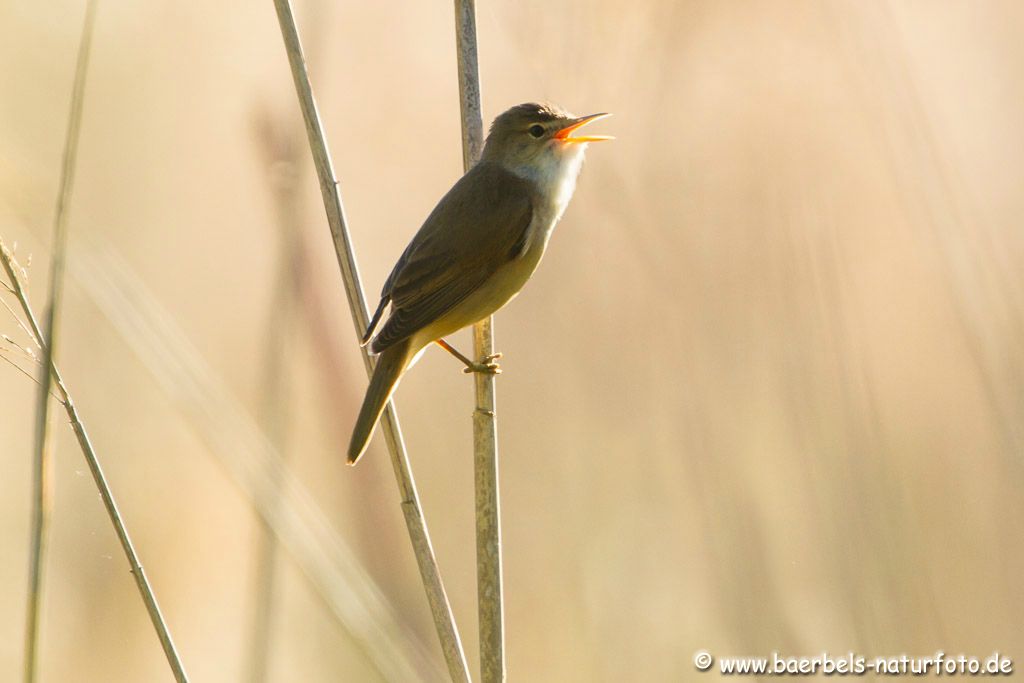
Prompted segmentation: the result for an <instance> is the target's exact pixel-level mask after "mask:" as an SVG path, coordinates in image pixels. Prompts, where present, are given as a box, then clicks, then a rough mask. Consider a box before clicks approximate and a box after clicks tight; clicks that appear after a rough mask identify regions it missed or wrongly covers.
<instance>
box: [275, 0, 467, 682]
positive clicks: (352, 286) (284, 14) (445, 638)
mask: <svg viewBox="0 0 1024 683" xmlns="http://www.w3.org/2000/svg"><path fill="white" fill-rule="evenodd" d="M274 6H275V8H276V9H277V18H278V22H279V23H280V25H281V35H282V37H283V39H284V44H285V50H286V52H287V53H288V63H289V65H290V67H291V72H292V79H293V80H294V82H295V90H296V94H297V95H298V98H299V105H300V107H301V109H302V116H303V120H304V121H305V124H306V133H307V135H308V137H309V146H310V151H311V152H312V155H313V163H314V165H315V166H316V172H317V177H318V178H319V180H320V192H321V194H322V196H323V201H324V209H325V210H326V212H327V222H328V225H329V226H330V229H331V236H332V238H333V240H334V249H335V252H336V254H337V257H338V266H339V267H340V269H341V275H342V279H343V280H344V282H345V292H346V294H347V296H348V302H349V308H350V309H351V312H352V322H353V323H354V325H355V331H356V337H357V338H360V337H362V334H363V331H364V330H365V329H366V325H367V322H368V319H369V314H368V312H367V309H366V298H365V296H364V295H363V289H362V285H361V284H360V279H359V269H358V267H357V265H356V260H355V254H354V253H353V251H352V244H351V241H350V239H349V235H348V224H347V222H346V220H345V210H344V207H343V205H342V202H341V194H340V192H339V191H338V181H337V179H336V177H335V175H334V167H333V165H332V164H331V158H330V153H329V151H328V149H327V140H326V137H325V135H324V131H323V126H322V124H321V122H320V114H319V112H318V111H317V106H316V100H315V99H314V97H313V89H312V86H311V85H310V82H309V74H308V73H307V72H306V64H305V58H304V57H303V54H302V44H301V42H300V40H299V33H298V29H297V28H296V26H295V17H294V14H293V13H292V8H291V3H290V2H289V0H274ZM363 362H364V364H365V366H366V371H367V373H368V374H369V373H372V371H373V365H374V363H373V359H372V358H370V356H369V354H368V353H367V352H366V351H365V350H364V352H363ZM380 426H381V429H382V431H383V433H384V437H385V440H386V441H387V445H388V450H389V452H390V453H391V464H392V466H393V468H394V470H395V478H396V480H397V482H398V490H399V494H400V495H401V499H402V512H403V513H404V515H405V523H406V527H407V528H408V530H409V537H410V539H411V541H412V546H413V552H414V553H415V555H416V562H417V564H418V565H419V570H420V577H421V579H422V581H423V587H424V590H425V591H426V594H427V601H428V602H429V603H430V611H431V613H432V615H433V617H434V625H435V627H436V629H437V635H438V638H439V639H440V641H441V649H442V650H443V652H444V657H445V661H446V662H447V664H448V671H449V673H450V674H451V677H452V680H453V681H456V682H457V683H462V682H468V681H469V680H470V676H469V667H468V666H467V665H466V655H465V653H464V652H463V649H462V642H461V640H460V639H459V632H458V629H457V628H456V626H455V618H454V616H453V614H452V609H451V605H450V604H449V602H448V595H447V593H446V592H445V589H444V584H443V583H442V581H441V573H440V570H439V569H438V566H437V559H436V558H435V557H434V549H433V546H432V545H431V542H430V535H429V534H428V532H427V524H426V520H425V519H424V517H423V512H422V509H421V507H420V502H419V494H418V493H417V492H416V484H415V482H414V480H413V476H412V470H411V469H410V466H409V459H408V455H407V454H406V451H405V442H404V441H403V440H402V432H401V429H400V427H399V423H398V415H397V413H396V412H395V409H394V404H393V403H392V402H389V403H388V406H387V408H386V409H385V410H384V414H383V416H382V417H381V423H380Z"/></svg>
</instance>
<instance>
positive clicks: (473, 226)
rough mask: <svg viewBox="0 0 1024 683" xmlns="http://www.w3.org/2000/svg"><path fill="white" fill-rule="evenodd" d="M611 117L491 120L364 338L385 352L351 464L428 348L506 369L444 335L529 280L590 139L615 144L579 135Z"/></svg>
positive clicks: (512, 113)
mask: <svg viewBox="0 0 1024 683" xmlns="http://www.w3.org/2000/svg"><path fill="white" fill-rule="evenodd" d="M605 116H608V114H591V115H589V116H579V117H577V116H573V115H572V114H569V113H568V112H566V111H564V110H562V109H560V108H558V107H556V106H553V105H550V104H535V103H527V104H520V105H517V106H515V107H512V108H511V109H509V110H508V111H506V112H504V113H503V114H501V115H500V116H498V117H497V118H496V119H494V123H492V124H491V130H490V133H488V135H487V141H486V143H485V144H484V150H483V153H482V154H481V157H480V161H479V162H478V163H477V164H476V165H475V166H473V168H471V169H470V170H469V171H467V172H466V174H465V175H464V176H462V178H460V179H459V181H458V182H456V183H455V185H454V186H453V187H452V189H451V190H449V191H448V194H446V195H445V196H444V197H443V198H442V199H441V201H440V202H438V204H437V206H436V207H434V210H433V211H432V212H431V213H430V215H429V216H428V217H427V220H426V222H424V223H423V226H422V227H421V228H420V229H419V232H417V233H416V235H415V236H414V237H413V238H412V241H411V242H410V243H409V246H407V247H406V248H405V251H404V252H403V253H402V256H401V257H400V258H399V259H398V263H396V264H395V267H394V269H392V271H391V275H390V276H388V279H387V281H386V282H385V283H384V288H383V290H382V291H381V298H380V305H378V306H377V310H376V312H375V313H374V314H373V318H372V319H371V320H370V324H369V325H368V327H367V330H366V334H365V335H364V337H363V340H362V344H363V345H364V346H365V345H366V344H368V343H369V344H370V349H371V351H372V352H373V353H375V354H379V356H378V359H377V366H376V368H375V369H374V371H373V376H372V377H371V378H370V386H369V388H368V389H367V390H366V398H365V399H363V406H362V408H361V409H360V411H359V417H358V418H357V419H356V425H355V429H354V430H353V432H352V442H351V444H350V445H349V449H348V462H349V464H350V465H354V464H355V463H356V461H357V460H359V457H360V456H361V455H362V454H363V451H365V450H366V446H367V444H368V443H369V441H370V437H371V436H372V435H373V430H374V428H375V427H376V426H377V421H378V420H379V419H380V415H381V413H382V412H383V410H384V406H385V405H387V402H388V400H389V399H390V398H391V395H392V393H394V391H395V387H396V386H397V385H398V381H399V380H400V379H401V378H402V375H403V374H404V373H405V371H406V370H407V369H408V368H409V367H410V366H411V365H412V364H413V363H415V361H416V359H417V358H418V357H419V355H420V354H421V353H422V352H423V350H424V349H426V347H427V346H429V345H430V344H431V343H435V342H436V343H437V344H438V345H440V346H441V347H442V348H444V349H445V350H447V351H449V352H450V353H452V354H453V355H454V356H455V357H456V358H458V359H459V360H460V361H462V362H463V363H464V364H465V365H466V370H465V371H466V372H492V373H493V372H500V370H499V369H498V365H497V363H495V360H496V359H497V358H498V357H499V356H500V354H496V355H495V356H492V357H490V358H483V359H481V360H480V361H479V362H473V361H471V360H469V359H468V358H466V357H465V356H463V355H462V354H461V353H459V352H458V351H456V350H455V349H454V348H452V347H451V346H450V345H449V344H448V343H447V342H445V341H444V337H446V336H448V335H450V334H452V333H454V332H456V331H458V330H461V329H462V328H463V327H466V326H468V325H472V324H474V323H476V322H478V321H480V320H483V319H484V318H486V317H488V316H489V315H491V314H492V313H494V312H495V311H497V310H498V309H499V308H501V307H502V306H504V305H505V304H507V303H508V302H509V301H511V300H512V299H513V298H514V297H515V296H516V295H517V294H518V293H519V291H520V290H521V289H522V288H523V285H525V284H526V281H527V280H529V279H530V276H531V275H533V272H534V270H536V268H537V264H539V263H540V259H541V257H542V256H543V255H544V250H545V249H546V248H547V245H548V240H549V239H550V238H551V231H552V230H553V229H554V227H555V224H556V223H557V222H558V220H559V219H560V218H561V217H562V213H564V212H565V207H566V206H567V205H568V204H569V199H570V198H572V193H573V191H574V190H575V189H576V178H577V176H578V175H579V172H580V168H581V166H582V165H583V154H584V151H585V149H586V147H587V143H588V142H598V141H602V140H611V139H612V138H611V137H609V136H606V135H579V134H578V133H577V131H578V130H579V129H580V128H582V127H583V126H584V125H586V124H587V123H590V122H591V121H594V120H596V119H599V118H602V117H605ZM389 304H390V306H391V312H390V315H389V316H388V319H387V321H386V322H384V325H383V327H381V329H380V332H379V333H378V334H377V336H376V337H374V336H373V333H374V331H375V330H376V328H377V325H378V323H379V322H380V320H381V316H382V315H383V313H384V310H385V309H386V308H387V306H388V305H389ZM371 337H372V339H373V340H372V342H371V341H370V340H371Z"/></svg>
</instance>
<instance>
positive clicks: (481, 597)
mask: <svg viewBox="0 0 1024 683" xmlns="http://www.w3.org/2000/svg"><path fill="white" fill-rule="evenodd" d="M455 37H456V51H457V55H458V65H459V103H460V109H461V111H462V159H463V165H464V166H465V169H466V170H467V171H468V170H469V169H470V167H472V166H473V164H475V163H476V162H477V160H478V159H479V158H480V153H481V151H482V150H483V143H484V140H483V117H482V116H481V104H480V68H479V63H478V58H477V40H476V10H475V8H474V3H473V0H455ZM473 353H475V354H476V357H477V358H486V357H488V356H490V355H492V354H493V353H494V322H493V318H488V319H486V320H482V321H481V322H479V323H477V324H476V325H474V326H473ZM474 377H475V378H476V409H475V410H474V411H473V452H474V457H473V462H474V471H475V477H474V480H475V482H476V485H475V491H476V571H477V609H478V612H479V615H480V616H479V621H480V675H481V680H483V681H484V683H491V682H494V681H504V680H505V605H504V594H503V591H504V588H503V581H502V562H501V505H500V496H499V487H498V421H497V420H498V418H497V401H496V398H495V376H494V375H491V374H488V373H483V372H478V373H475V374H474Z"/></svg>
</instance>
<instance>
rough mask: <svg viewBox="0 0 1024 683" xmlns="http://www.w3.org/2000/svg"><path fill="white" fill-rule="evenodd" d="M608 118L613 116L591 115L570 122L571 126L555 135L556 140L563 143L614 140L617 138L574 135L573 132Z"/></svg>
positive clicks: (605, 114) (603, 114)
mask: <svg viewBox="0 0 1024 683" xmlns="http://www.w3.org/2000/svg"><path fill="white" fill-rule="evenodd" d="M606 116H611V114H607V113H602V114H591V115H590V116H581V117H579V118H578V119H573V120H572V121H570V122H569V125H567V126H566V127H565V128H562V129H561V130H559V131H558V132H557V133H555V139H556V140H561V141H562V142H601V141H603V140H614V139H615V138H613V137H612V136H610V135H573V134H572V133H573V131H575V130H577V129H579V128H582V127H583V126H585V125H587V124H588V123H590V122H591V121H597V120H598V119H603V118H604V117H606Z"/></svg>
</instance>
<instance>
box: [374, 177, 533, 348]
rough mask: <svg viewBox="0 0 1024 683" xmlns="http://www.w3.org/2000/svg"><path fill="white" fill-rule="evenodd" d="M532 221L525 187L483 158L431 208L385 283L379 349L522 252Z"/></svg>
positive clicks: (462, 297)
mask: <svg viewBox="0 0 1024 683" xmlns="http://www.w3.org/2000/svg"><path fill="white" fill-rule="evenodd" d="M532 218H533V209H532V202H531V192H530V184H529V183H528V182H527V181H525V180H523V179H521V178H519V177H518V176H516V175H514V174H512V173H510V172H509V171H506V170H505V169H503V168H501V167H500V166H497V165H495V164H490V163H487V162H482V163H480V164H478V165H477V166H475V167H474V168H473V169H472V170H470V171H469V172H468V173H467V174H466V175H464V176H463V177H462V179H460V180H459V182H457V183H456V184H455V186H454V187H452V189H451V190H450V191H449V192H448V194H447V195H445V196H444V198H442V199H441V201H440V203H438V205H437V207H436V208H435V209H434V210H433V211H432V212H431V214H430V216H429V217H428V218H427V220H426V222H425V223H424V224H423V227H421V228H420V230H419V232H417V233H416V236H415V237H413V240H412V242H411V243H410V244H409V246H408V247H407V248H406V250H405V253H403V254H402V257H401V258H400V259H399V261H398V263H397V264H395V268H394V270H393V271H392V272H391V275H390V277H388V280H387V282H386V283H385V285H384V291H383V295H384V297H386V298H390V300H391V306H392V312H391V316H390V317H389V318H388V321H387V322H386V323H385V324H384V327H383V328H382V329H381V331H380V334H378V335H377V337H376V338H375V339H374V340H373V350H374V351H375V352H377V353H379V352H381V351H383V350H384V349H386V348H388V347H389V346H391V345H393V344H395V343H397V342H399V341H401V340H403V339H405V338H406V337H409V336H410V335H412V334H414V333H415V332H417V331H419V330H421V329H423V328H424V327H426V326H428V325H430V324H431V323H433V322H435V321H437V320H439V319H440V318H441V317H442V316H444V315H445V314H446V313H448V312H449V311H451V310H452V309H453V308H455V307H456V306H457V305H458V304H459V303H461V302H462V301H464V300H465V299H466V297H468V296H469V295H470V294H472V293H473V292H474V291H476V290H477V289H478V288H479V287H480V286H481V285H482V284H483V283H485V282H486V281H487V280H488V278H490V277H491V276H492V275H494V273H495V272H496V271H497V270H498V269H499V268H501V267H502V266H503V265H505V264H507V263H508V262H510V261H512V260H514V259H516V258H518V257H519V256H521V255H522V252H523V251H524V249H525V246H526V243H527V241H528V240H529V234H528V231H529V228H530V222H531V220H532Z"/></svg>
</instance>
